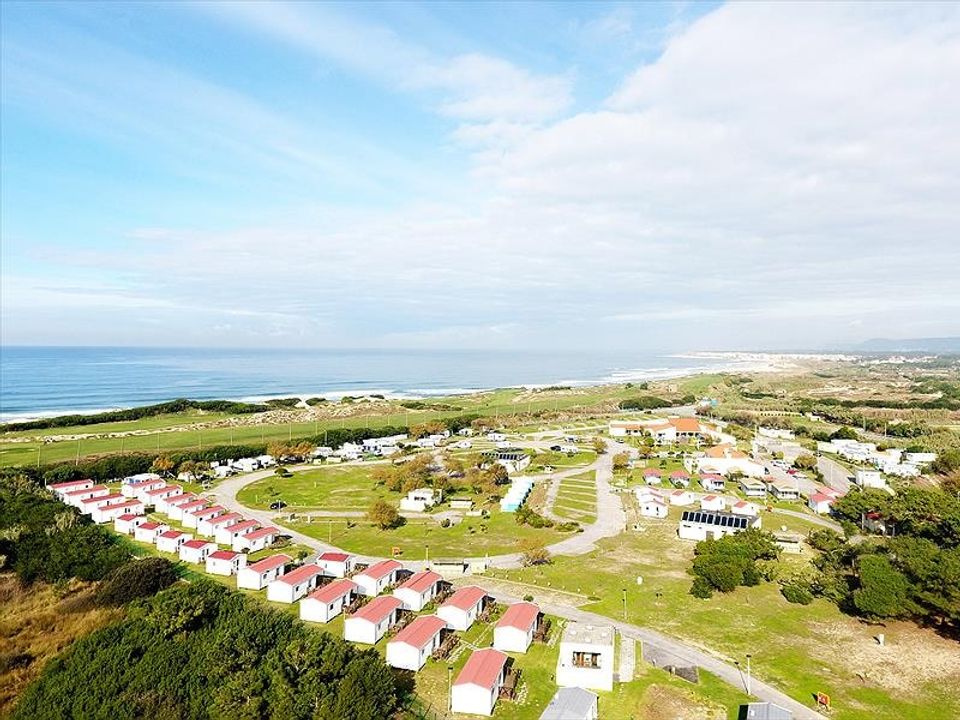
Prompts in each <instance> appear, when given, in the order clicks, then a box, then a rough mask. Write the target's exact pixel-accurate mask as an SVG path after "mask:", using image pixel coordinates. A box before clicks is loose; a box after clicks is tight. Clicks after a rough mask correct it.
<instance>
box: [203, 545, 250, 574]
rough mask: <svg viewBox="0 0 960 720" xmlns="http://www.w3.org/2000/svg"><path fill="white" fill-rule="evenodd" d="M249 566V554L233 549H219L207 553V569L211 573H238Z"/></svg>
mask: <svg viewBox="0 0 960 720" xmlns="http://www.w3.org/2000/svg"><path fill="white" fill-rule="evenodd" d="M246 566H247V556H246V555H245V554H243V553H238V552H234V551H233V550H217V551H215V552H212V553H210V554H209V555H207V567H206V570H207V572H208V573H209V574H211V575H224V576H226V577H230V576H231V575H236V574H237V573H238V572H240V570H241V569H242V568H245V567H246Z"/></svg>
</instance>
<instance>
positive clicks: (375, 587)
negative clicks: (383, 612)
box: [352, 560, 403, 597]
mask: <svg viewBox="0 0 960 720" xmlns="http://www.w3.org/2000/svg"><path fill="white" fill-rule="evenodd" d="M402 568H403V565H401V564H400V563H398V562H397V561H396V560H381V561H380V562H378V563H374V564H373V565H371V566H370V567H368V568H367V569H366V570H362V571H361V572H359V573H357V574H356V575H354V576H353V578H352V580H353V581H354V582H355V583H356V584H357V587H358V588H359V592H360V594H361V595H367V596H370V597H372V596H374V595H379V594H380V593H382V592H383V591H384V590H386V589H387V588H388V587H389V586H391V585H393V584H394V583H395V582H396V581H397V573H398V572H399V571H400V570H401V569H402Z"/></svg>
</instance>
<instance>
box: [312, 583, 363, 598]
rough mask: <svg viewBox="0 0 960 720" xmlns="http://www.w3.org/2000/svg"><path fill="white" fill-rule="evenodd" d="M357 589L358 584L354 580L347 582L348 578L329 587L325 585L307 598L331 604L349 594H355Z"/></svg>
mask: <svg viewBox="0 0 960 720" xmlns="http://www.w3.org/2000/svg"><path fill="white" fill-rule="evenodd" d="M356 589H357V584H356V583H355V582H353V580H347V578H342V579H340V580H334V581H333V582H332V583H330V584H329V585H324V586H323V587H322V588H320V589H319V590H314V591H313V592H312V593H310V594H309V595H308V596H307V597H309V598H310V599H311V600H318V601H320V602H322V603H331V602H333V601H334V600H336V599H337V598H340V597H343V596H344V595H346V594H347V593H351V592H354V591H355V590H356Z"/></svg>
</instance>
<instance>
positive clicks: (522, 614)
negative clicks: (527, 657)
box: [493, 602, 540, 653]
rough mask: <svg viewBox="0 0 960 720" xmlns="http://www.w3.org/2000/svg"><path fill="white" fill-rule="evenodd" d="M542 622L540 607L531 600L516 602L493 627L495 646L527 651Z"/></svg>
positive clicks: (502, 648) (512, 650)
mask: <svg viewBox="0 0 960 720" xmlns="http://www.w3.org/2000/svg"><path fill="white" fill-rule="evenodd" d="M539 624H540V608H539V607H538V606H537V605H534V604H533V603H530V602H519V603H514V604H513V605H511V606H510V607H508V608H507V610H506V612H504V613H503V615H502V616H501V618H500V620H498V621H497V624H496V626H495V627H494V628H493V646H494V647H495V648H497V650H503V651H504V652H519V653H525V652H526V651H527V648H529V647H530V643H532V642H533V635H534V633H535V632H536V631H537V626H538V625H539Z"/></svg>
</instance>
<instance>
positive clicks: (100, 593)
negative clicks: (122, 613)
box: [96, 558, 177, 605]
mask: <svg viewBox="0 0 960 720" xmlns="http://www.w3.org/2000/svg"><path fill="white" fill-rule="evenodd" d="M176 581H177V571H176V568H175V567H174V565H173V563H172V562H170V561H169V560H167V559H166V558H145V559H143V560H134V561H132V562H128V563H127V564H126V565H121V566H120V567H118V568H117V569H116V570H114V571H113V573H111V575H110V577H108V578H107V579H106V581H105V582H104V583H103V585H101V586H100V588H99V589H98V590H97V595H96V601H97V603H99V604H100V605H126V604H127V603H128V602H130V601H131V600H136V599H137V598H142V597H149V596H151V595H155V594H156V593H158V592H160V591H161V590H165V589H166V588H168V587H170V586H171V585H173V584H174V583H175V582H176Z"/></svg>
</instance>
